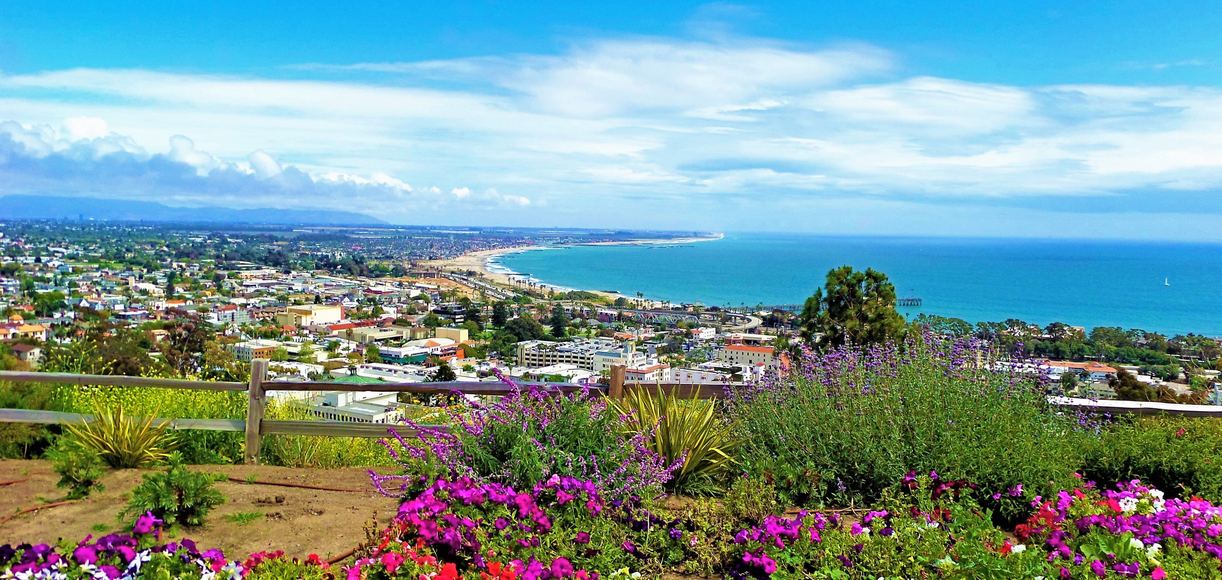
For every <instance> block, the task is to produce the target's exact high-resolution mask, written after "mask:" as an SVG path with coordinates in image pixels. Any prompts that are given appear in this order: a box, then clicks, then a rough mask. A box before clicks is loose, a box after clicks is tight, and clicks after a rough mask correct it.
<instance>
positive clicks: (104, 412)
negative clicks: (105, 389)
mask: <svg viewBox="0 0 1222 580" xmlns="http://www.w3.org/2000/svg"><path fill="white" fill-rule="evenodd" d="M155 421H156V419H155V418H154V417H153V416H148V417H132V416H129V415H127V414H125V413H124V412H123V408H122V407H120V406H113V407H106V406H102V405H97V406H95V407H94V411H93V419H92V420H90V421H88V422H86V423H83V424H81V425H71V426H69V427H68V428H67V430H68V433H69V435H70V436H71V437H73V438H74V439H76V441H77V442H79V443H80V444H81V445H83V446H84V447H85V448H86V449H90V450H92V451H94V452H96V453H97V454H98V456H99V457H101V458H102V461H104V462H106V464H107V465H109V466H111V467H115V468H129V467H147V466H149V465H153V464H156V463H160V462H162V461H164V460H165V459H166V458H167V457H169V455H170V452H171V451H173V450H174V448H175V447H176V446H177V444H176V441H175V439H174V436H173V435H172V434H171V433H170V432H169V427H168V426H167V425H163V424H156V423H155Z"/></svg>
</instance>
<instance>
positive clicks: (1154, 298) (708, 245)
mask: <svg viewBox="0 0 1222 580" xmlns="http://www.w3.org/2000/svg"><path fill="white" fill-rule="evenodd" d="M493 265H494V266H495V267H500V268H503V269H507V270H511V271H514V272H518V273H521V274H524V275H529V276H530V277H532V278H535V279H537V280H540V281H542V282H545V283H548V284H553V285H556V286H561V287H565V288H579V289H586V290H612V291H617V292H621V293H623V294H626V295H629V296H635V295H636V293H637V292H640V293H642V294H643V295H645V296H646V297H649V298H654V299H659V300H667V301H672V302H676V303H694V302H699V303H701V304H703V305H705V306H735V307H737V306H753V305H757V304H766V305H774V304H798V303H801V302H803V301H804V300H805V299H806V297H808V296H810V295H811V294H812V293H813V292H814V291H815V289H816V288H818V287H819V286H820V285H822V282H823V279H824V277H825V276H826V274H827V271H828V270H830V269H832V268H835V267H837V266H841V265H850V266H853V267H855V268H858V269H864V268H866V267H871V268H874V269H876V270H880V271H882V272H884V273H886V274H887V275H888V276H889V277H890V278H891V281H892V282H893V283H894V284H895V288H896V294H897V295H898V296H900V297H913V298H920V299H921V301H922V303H921V306H920V307H914V308H902V309H901V312H903V313H904V314H905V316H908V317H913V316H915V315H916V314H918V313H921V312H926V313H930V314H940V315H943V316H954V317H958V318H963V319H965V320H968V321H970V322H980V321H1000V320H1005V319H1008V318H1018V319H1021V320H1025V321H1028V322H1033V323H1037V324H1041V325H1045V324H1048V323H1050V322H1055V321H1060V322H1065V323H1067V324H1071V325H1075V326H1085V327H1087V328H1091V327H1095V326H1121V327H1125V328H1142V329H1145V330H1150V331H1155V332H1161V333H1165V334H1168V335H1175V334H1184V333H1189V332H1194V333H1197V334H1205V335H1208V336H1222V245H1214V244H1185V243H1171V242H1165V243H1164V242H1117V241H1083V240H1015V239H962V238H905V237H827V236H814V235H797V234H727V235H726V237H725V238H723V239H721V240H717V241H707V242H697V243H685V244H672V245H668V244H657V245H638V246H627V245H625V246H571V247H562V248H550V249H545V250H538V251H528V252H521V253H515V254H508V255H504V256H500V257H499V258H497V259H496V263H495V264H493Z"/></svg>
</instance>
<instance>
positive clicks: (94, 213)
mask: <svg viewBox="0 0 1222 580" xmlns="http://www.w3.org/2000/svg"><path fill="white" fill-rule="evenodd" d="M0 219H68V220H76V219H85V220H103V221H125V222H133V221H145V222H189V223H190V222H201V223H235V224H269V225H330V226H336V225H348V226H367V225H383V224H385V223H386V222H384V221H382V220H379V219H377V218H375V217H372V216H368V215H365V214H362V213H357V212H349V211H336V210H333V209H325V210H323V209H319V210H309V209H272V208H260V209H232V208H223V207H209V206H204V207H176V206H169V205H164V204H160V203H155V202H150V201H132V200H126V199H101V198H93V197H58V196H44V195H6V196H3V197H0Z"/></svg>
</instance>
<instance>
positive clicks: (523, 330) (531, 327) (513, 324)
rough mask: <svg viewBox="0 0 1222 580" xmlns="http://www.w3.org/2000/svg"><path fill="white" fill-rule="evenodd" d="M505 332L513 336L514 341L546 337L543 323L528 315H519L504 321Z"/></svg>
mask: <svg viewBox="0 0 1222 580" xmlns="http://www.w3.org/2000/svg"><path fill="white" fill-rule="evenodd" d="M505 332H506V333H508V334H509V335H510V336H512V337H513V340H514V342H522V341H524V340H540V339H543V338H547V330H546V329H544V328H543V325H542V324H539V321H538V320H535V319H534V318H531V317H529V316H519V317H518V318H514V319H513V320H510V321H509V322H506V323H505Z"/></svg>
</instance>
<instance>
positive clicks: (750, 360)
mask: <svg viewBox="0 0 1222 580" xmlns="http://www.w3.org/2000/svg"><path fill="white" fill-rule="evenodd" d="M717 360H719V361H722V362H726V363H729V364H732V365H735V366H744V367H755V366H765V367H767V366H772V364H773V362H774V361H775V360H776V352H775V350H774V349H773V348H772V347H771V346H749V345H745V344H728V345H726V347H725V348H724V349H722V350H720V351H719V352H718V353H717Z"/></svg>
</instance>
